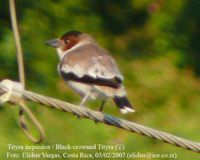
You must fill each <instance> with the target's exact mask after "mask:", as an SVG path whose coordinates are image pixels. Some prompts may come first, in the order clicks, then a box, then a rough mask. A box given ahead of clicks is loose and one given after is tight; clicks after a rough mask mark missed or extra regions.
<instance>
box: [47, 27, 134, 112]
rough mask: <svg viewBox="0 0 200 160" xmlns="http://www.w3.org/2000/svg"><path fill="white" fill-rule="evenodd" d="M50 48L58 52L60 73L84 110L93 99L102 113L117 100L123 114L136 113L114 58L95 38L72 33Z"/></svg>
mask: <svg viewBox="0 0 200 160" xmlns="http://www.w3.org/2000/svg"><path fill="white" fill-rule="evenodd" d="M46 44H47V45H49V46H51V47H54V48H56V50H57V53H58V57H59V60H60V62H59V64H58V67H57V69H58V73H59V75H60V76H61V77H62V78H63V79H64V81H66V82H67V84H68V85H69V87H71V88H72V89H73V90H74V91H75V92H77V93H78V94H79V95H80V96H81V97H82V100H81V103H80V106H83V107H84V106H85V103H86V101H88V100H90V99H98V100H101V106H100V108H99V111H100V112H102V111H103V108H104V105H105V103H106V101H107V100H108V99H113V101H114V102H115V104H116V106H117V107H118V108H119V110H120V112H121V113H124V114H125V113H131V112H134V111H135V110H134V109H133V107H132V105H131V103H130V102H129V100H128V98H127V93H126V91H125V88H124V86H123V83H122V82H123V79H124V77H123V76H122V74H121V72H120V70H119V69H118V66H117V64H116V62H115V60H114V58H113V57H112V56H111V55H110V54H109V52H108V51H107V50H106V49H104V48H103V47H101V46H100V45H99V44H98V42H97V41H96V40H95V39H94V38H93V36H91V35H90V34H87V33H83V32H80V31H68V32H66V33H64V34H63V35H62V36H61V37H60V38H56V39H51V40H48V41H46Z"/></svg>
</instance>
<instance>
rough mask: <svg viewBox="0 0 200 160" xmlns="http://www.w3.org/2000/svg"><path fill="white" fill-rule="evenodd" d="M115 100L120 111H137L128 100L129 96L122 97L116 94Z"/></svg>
mask: <svg viewBox="0 0 200 160" xmlns="http://www.w3.org/2000/svg"><path fill="white" fill-rule="evenodd" d="M113 101H114V102H115V104H116V105H117V106H118V107H119V109H120V112H122V113H124V114H125V113H128V112H135V110H134V109H133V107H132V105H131V104H130V102H129V101H128V98H127V97H126V96H125V95H124V96H122V97H121V96H115V97H114V98H113Z"/></svg>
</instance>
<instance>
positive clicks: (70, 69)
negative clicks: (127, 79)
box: [60, 45, 123, 88]
mask: <svg viewBox="0 0 200 160" xmlns="http://www.w3.org/2000/svg"><path fill="white" fill-rule="evenodd" d="M60 73H61V75H62V76H63V78H64V79H66V80H74V81H79V82H83V83H93V84H96V85H103V86H110V87H114V88H118V87H119V86H120V85H121V82H122V80H123V76H122V75H121V74H120V72H119V70H118V67H117V65H116V63H115V61H114V59H113V58H112V57H111V56H110V55H109V54H108V53H107V51H106V50H104V49H103V48H101V47H99V46H91V45H89V46H84V47H81V48H79V49H77V50H75V51H73V52H71V53H68V54H67V55H65V56H64V57H63V59H62V62H61V63H60Z"/></svg>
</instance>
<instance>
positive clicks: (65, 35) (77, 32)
mask: <svg viewBox="0 0 200 160" xmlns="http://www.w3.org/2000/svg"><path fill="white" fill-rule="evenodd" d="M80 34H82V33H81V32H79V31H69V32H66V33H64V34H63V35H62V36H61V39H62V38H64V37H69V36H79V35H80Z"/></svg>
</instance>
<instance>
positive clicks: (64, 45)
mask: <svg viewBox="0 0 200 160" xmlns="http://www.w3.org/2000/svg"><path fill="white" fill-rule="evenodd" d="M91 41H93V38H92V37H91V36H90V35H88V34H85V33H81V32H79V31H69V32H66V33H64V34H63V35H62V36H61V37H60V38H58V39H51V40H48V41H46V44H47V45H49V46H51V47H54V48H57V51H58V54H59V56H60V57H62V56H63V55H64V54H65V53H66V52H67V51H69V50H70V49H72V48H74V47H75V46H79V45H80V44H84V43H88V42H91Z"/></svg>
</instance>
